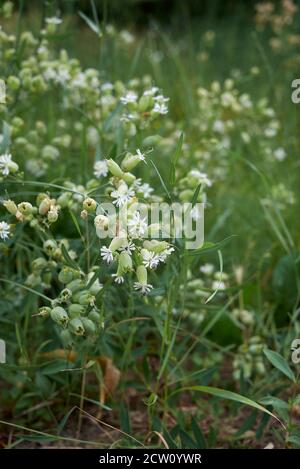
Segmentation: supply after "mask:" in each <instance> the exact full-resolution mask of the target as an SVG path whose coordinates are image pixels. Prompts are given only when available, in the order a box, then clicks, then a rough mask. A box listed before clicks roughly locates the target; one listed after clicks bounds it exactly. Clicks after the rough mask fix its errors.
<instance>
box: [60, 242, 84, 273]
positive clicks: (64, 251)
mask: <svg viewBox="0 0 300 469" xmlns="http://www.w3.org/2000/svg"><path fill="white" fill-rule="evenodd" d="M61 252H62V255H63V256H64V259H65V261H66V263H67V264H68V266H69V267H72V269H75V270H80V269H79V267H78V266H77V264H76V262H75V261H73V259H71V257H70V255H69V253H68V251H67V249H66V248H65V246H64V244H62V245H61Z"/></svg>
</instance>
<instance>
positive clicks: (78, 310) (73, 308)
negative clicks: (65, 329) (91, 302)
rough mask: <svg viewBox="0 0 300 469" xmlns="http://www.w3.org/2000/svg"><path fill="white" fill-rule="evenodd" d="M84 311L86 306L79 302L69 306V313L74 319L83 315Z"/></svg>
mask: <svg viewBox="0 0 300 469" xmlns="http://www.w3.org/2000/svg"><path fill="white" fill-rule="evenodd" d="M84 312H85V307H84V306H83V305H80V304H79V303H73V304H71V305H70V306H69V307H68V313H69V315H70V318H72V319H73V318H76V317H78V316H81V315H82V314H84Z"/></svg>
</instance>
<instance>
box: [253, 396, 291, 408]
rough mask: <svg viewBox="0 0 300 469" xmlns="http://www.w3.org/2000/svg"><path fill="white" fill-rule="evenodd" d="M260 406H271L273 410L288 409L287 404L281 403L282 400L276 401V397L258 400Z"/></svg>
mask: <svg viewBox="0 0 300 469" xmlns="http://www.w3.org/2000/svg"><path fill="white" fill-rule="evenodd" d="M259 402H261V404H263V405H271V406H273V407H275V409H276V408H277V409H288V408H289V406H288V404H287V402H285V401H283V400H282V399H278V397H274V396H266V397H264V398H263V399H260V401H259Z"/></svg>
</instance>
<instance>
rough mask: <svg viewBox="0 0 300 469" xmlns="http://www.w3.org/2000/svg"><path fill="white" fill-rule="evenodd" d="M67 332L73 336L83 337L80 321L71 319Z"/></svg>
mask: <svg viewBox="0 0 300 469" xmlns="http://www.w3.org/2000/svg"><path fill="white" fill-rule="evenodd" d="M69 330H70V331H71V332H73V334H75V335H83V334H84V327H83V324H82V321H81V319H79V318H73V319H71V320H70V322H69Z"/></svg>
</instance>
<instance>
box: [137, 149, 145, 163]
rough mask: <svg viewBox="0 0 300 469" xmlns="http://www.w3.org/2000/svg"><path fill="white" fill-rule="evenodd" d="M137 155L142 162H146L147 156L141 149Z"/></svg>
mask: <svg viewBox="0 0 300 469" xmlns="http://www.w3.org/2000/svg"><path fill="white" fill-rule="evenodd" d="M136 154H137V156H138V157H139V159H140V160H141V161H145V155H144V154H143V153H142V152H141V150H140V149H139V148H138V149H137V151H136Z"/></svg>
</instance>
